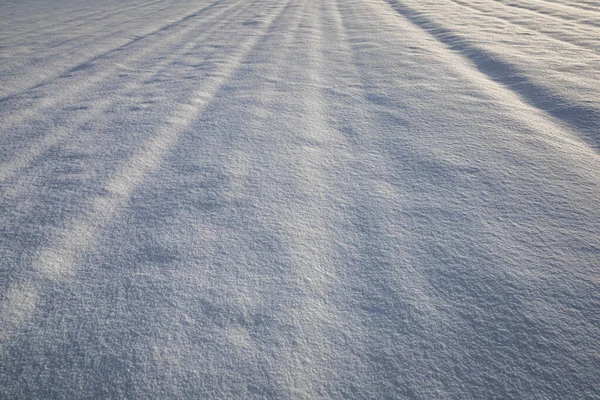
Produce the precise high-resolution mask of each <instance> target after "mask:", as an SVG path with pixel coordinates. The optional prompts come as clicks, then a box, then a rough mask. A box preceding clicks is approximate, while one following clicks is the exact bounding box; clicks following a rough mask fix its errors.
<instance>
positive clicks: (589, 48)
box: [450, 0, 599, 54]
mask: <svg viewBox="0 0 600 400" xmlns="http://www.w3.org/2000/svg"><path fill="white" fill-rule="evenodd" d="M450 1H452V2H453V3H454V4H456V5H458V6H460V7H464V8H468V9H470V10H472V11H474V12H476V13H478V14H480V15H482V16H484V17H486V18H493V19H496V20H499V21H502V22H504V23H508V24H511V25H514V26H518V27H520V28H521V29H524V30H526V31H530V32H535V33H537V34H540V35H543V36H545V37H547V38H549V39H551V40H556V41H558V42H561V43H565V44H566V45H569V46H573V47H577V48H579V49H581V50H584V51H591V52H592V53H595V54H599V53H598V48H597V46H590V45H587V44H582V43H578V42H574V41H571V40H568V39H561V38H560V37H558V36H555V35H554V34H552V33H549V32H544V31H541V30H538V29H534V28H533V27H529V26H527V25H526V24H523V23H522V22H518V21H515V17H514V16H513V15H509V16H506V17H499V16H497V15H492V14H487V13H486V12H485V8H484V9H482V8H480V7H477V6H473V5H471V4H469V3H468V2H465V1H462V0H450ZM499 4H502V5H505V6H507V5H506V4H504V3H499ZM507 7H508V6H507ZM522 10H527V11H528V12H532V13H534V14H536V15H538V16H541V17H545V18H554V19H558V20H560V21H562V23H565V22H567V21H566V20H565V19H563V18H559V17H555V16H553V15H550V14H542V13H537V12H535V11H533V10H530V9H528V8H522ZM571 22H572V21H571ZM563 34H564V32H563ZM567 34H568V32H567Z"/></svg>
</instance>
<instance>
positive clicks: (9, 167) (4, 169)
mask: <svg viewBox="0 0 600 400" xmlns="http://www.w3.org/2000/svg"><path fill="white" fill-rule="evenodd" d="M236 4H237V3H236ZM245 9H246V8H240V9H239V12H243V11H244V10H245ZM232 15H237V12H234V13H232V14H230V17H231V16H232ZM219 16H221V14H218V15H216V16H215V17H219ZM229 22H230V21H227V20H225V21H223V22H222V23H221V24H219V25H216V24H213V25H212V26H211V27H210V28H209V29H207V30H206V31H204V32H202V33H203V34H204V35H208V34H210V33H212V32H215V31H218V29H220V28H221V27H222V26H224V25H227V24H228V23H229ZM202 42H204V40H202V41H201V42H200V43H202ZM196 44H198V43H197V42H187V43H185V44H184V45H183V46H182V47H181V49H179V50H178V51H177V52H176V53H174V54H172V55H171V56H170V57H168V58H165V59H164V60H162V61H161V62H160V63H158V64H157V65H155V69H154V70H152V71H150V72H148V73H145V74H143V75H142V76H141V77H140V78H139V80H144V79H147V78H149V77H151V76H154V75H155V74H157V73H159V72H160V71H162V70H164V68H166V66H167V65H169V63H170V62H171V61H172V59H173V58H175V57H177V56H179V55H180V54H182V53H184V52H185V51H187V49H188V48H189V47H191V46H194V45H196ZM139 80H138V81H139ZM135 83H137V81H136V82H134V84H135ZM130 86H132V87H130ZM133 86H134V85H133V84H132V85H127V86H126V87H125V88H126V89H130V90H133V89H135V87H133ZM110 104H111V102H110V101H105V102H104V103H103V105H101V106H99V107H96V108H95V110H94V112H93V114H92V115H91V116H90V115H89V114H86V115H85V118H83V119H81V120H79V121H77V122H76V123H75V124H74V126H73V127H71V128H69V129H67V130H60V129H57V130H54V131H53V132H51V133H49V134H47V135H46V136H45V137H44V138H43V139H42V140H41V142H37V143H35V144H34V145H32V146H31V147H29V148H28V149H27V150H26V151H25V152H23V153H21V154H20V155H19V156H18V157H15V158H13V160H12V161H9V162H7V163H4V164H0V167H1V168H0V183H2V182H4V181H6V180H8V179H10V178H11V177H12V176H14V174H16V173H18V171H19V170H21V169H22V168H24V167H26V166H27V165H29V164H30V163H31V162H32V160H34V159H35V158H36V157H38V156H39V155H40V154H42V153H43V152H44V151H45V150H47V149H48V148H50V147H52V146H54V145H55V144H57V143H58V142H60V141H61V140H62V139H64V138H66V137H68V136H70V135H71V134H72V133H74V132H76V131H77V130H78V129H79V128H80V127H81V126H82V125H83V124H85V123H86V122H88V121H89V120H91V119H92V118H93V117H94V116H95V115H96V114H98V113H100V112H101V111H103V110H105V109H106V108H107V107H109V106H110ZM57 132H58V133H57ZM7 196H8V194H7V192H5V193H3V194H2V195H1V196H0V201H1V200H3V199H5V198H6V197H7Z"/></svg>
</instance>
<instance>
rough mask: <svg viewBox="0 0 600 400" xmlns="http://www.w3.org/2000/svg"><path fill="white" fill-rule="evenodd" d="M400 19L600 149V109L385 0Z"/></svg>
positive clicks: (408, 8) (415, 13) (390, 0)
mask: <svg viewBox="0 0 600 400" xmlns="http://www.w3.org/2000/svg"><path fill="white" fill-rule="evenodd" d="M383 1H385V2H387V3H388V4H389V5H390V6H391V7H392V8H393V9H394V10H395V11H396V12H397V13H398V14H399V15H400V16H402V17H403V18H405V19H406V20H407V21H409V22H410V23H412V24H413V25H415V26H417V27H418V28H420V29H421V30H423V31H425V32H426V33H427V34H429V35H430V36H431V37H433V38H434V39H435V40H437V41H438V42H440V43H442V44H444V45H445V46H446V47H447V48H449V49H450V50H452V51H454V52H455V53H458V54H459V55H461V56H462V57H463V58H465V59H467V60H468V61H470V62H471V64H472V65H474V66H475V67H476V68H477V70H478V71H479V72H481V73H482V74H484V75H485V76H486V77H487V78H488V79H490V80H491V81H493V82H496V83H498V84H500V85H502V86H503V87H505V88H506V89H508V90H510V91H511V92H513V93H515V94H516V95H517V96H518V97H519V98H520V99H522V100H523V101H524V102H525V103H526V104H529V105H530V106H532V107H534V108H537V109H538V110H540V111H542V112H544V113H545V114H546V115H549V116H551V117H553V118H554V119H555V120H558V121H559V122H562V123H563V124H565V125H566V126H568V127H570V128H571V129H573V130H574V131H575V132H577V133H579V134H580V135H579V137H580V138H581V139H583V140H584V141H585V142H586V143H587V144H588V145H590V146H591V147H592V148H593V149H594V150H595V151H599V150H600V110H599V109H596V108H594V107H592V106H585V105H584V104H580V103H575V102H573V101H571V100H569V99H567V98H564V97H563V96H561V95H559V94H557V93H554V92H552V91H550V90H549V89H548V88H545V87H542V86H540V85H538V84H536V83H534V82H532V81H531V80H530V79H529V77H528V76H527V75H525V74H523V73H522V72H521V71H519V69H518V68H516V67H515V66H514V65H512V64H510V63H507V62H505V61H502V60H500V59H498V58H497V57H495V56H493V55H492V54H490V53H489V52H487V51H485V50H483V49H480V48H478V47H476V46H474V45H473V44H471V43H469V41H468V40H467V39H465V38H464V37H462V36H461V35H459V34H457V33H456V32H453V31H452V30H450V29H446V28H444V27H442V26H440V25H439V24H437V23H436V22H434V21H433V20H431V19H430V18H428V17H426V16H425V15H423V14H422V13H419V12H418V11H416V10H414V9H412V8H410V7H408V6H406V5H405V4H403V3H402V2H400V1H398V0H383Z"/></svg>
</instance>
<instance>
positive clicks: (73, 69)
mask: <svg viewBox="0 0 600 400" xmlns="http://www.w3.org/2000/svg"><path fill="white" fill-rule="evenodd" d="M225 1H227V0H217V1H216V2H214V3H211V4H209V5H208V6H205V7H203V8H201V9H199V10H197V11H194V12H193V13H191V14H188V15H186V16H185V17H183V18H181V19H179V20H177V21H174V22H171V23H169V24H167V25H164V26H162V27H161V28H159V29H157V30H154V31H152V32H150V33H147V34H145V35H142V36H139V37H137V38H135V39H132V40H130V41H129V42H127V43H125V44H122V45H120V46H118V47H115V48H113V49H110V50H107V51H105V52H102V53H100V54H97V55H95V56H94V57H91V58H89V59H87V60H85V61H84V62H82V63H80V64H77V65H75V66H73V67H71V68H69V69H67V70H65V71H63V72H60V73H58V74H56V75H55V76H53V77H51V78H49V79H45V80H44V81H42V82H39V83H36V84H35V85H32V86H29V87H27V88H25V89H21V90H19V91H18V92H16V93H11V94H9V95H6V96H2V97H0V103H1V102H4V101H7V100H12V99H16V98H18V97H20V96H22V95H23V94H24V93H27V92H28V91H30V90H33V89H36V88H39V87H42V86H45V85H47V84H49V83H51V82H53V81H55V80H57V79H60V78H63V77H65V76H68V75H69V74H71V73H73V72H77V71H79V70H81V69H84V68H87V67H88V66H89V65H90V64H91V63H93V62H94V61H97V60H99V59H102V58H104V57H107V56H109V55H111V54H113V53H116V52H118V51H122V50H124V49H126V48H127V47H129V46H131V45H133V44H135V43H137V42H139V41H141V40H145V39H148V38H151V37H152V36H154V35H157V34H159V33H161V32H164V31H167V30H169V29H171V28H174V27H176V26H177V25H180V24H182V23H183V22H185V21H188V20H190V19H192V18H196V17H198V16H199V15H200V14H202V13H204V12H206V11H208V10H210V9H211V8H214V7H216V6H217V5H218V4H220V3H223V2H225Z"/></svg>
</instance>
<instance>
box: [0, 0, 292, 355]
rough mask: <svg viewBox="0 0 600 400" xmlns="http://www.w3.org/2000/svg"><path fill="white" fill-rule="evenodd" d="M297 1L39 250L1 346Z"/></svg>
mask: <svg viewBox="0 0 600 400" xmlns="http://www.w3.org/2000/svg"><path fill="white" fill-rule="evenodd" d="M291 1H292V0H287V2H286V5H285V6H283V7H281V8H280V10H279V11H278V12H274V14H275V15H274V16H272V18H271V19H270V21H269V22H268V23H267V24H265V25H266V26H264V27H263V28H262V29H260V31H259V32H256V33H257V34H254V35H248V37H249V38H250V39H249V40H248V41H247V42H246V43H245V44H241V45H240V47H241V49H240V48H238V51H237V52H236V51H234V54H232V55H231V58H230V60H229V62H227V63H226V64H225V65H223V66H222V68H223V70H221V71H220V72H221V73H220V74H215V75H214V76H212V77H211V78H210V79H209V80H208V81H207V82H206V84H205V85H204V86H203V87H202V88H201V89H199V90H198V91H197V92H196V98H195V99H193V100H192V101H191V102H190V104H185V105H183V106H181V108H180V109H179V110H178V111H177V112H176V113H175V115H172V116H171V117H170V118H169V120H168V121H167V122H168V123H166V124H165V125H163V126H161V127H159V129H158V132H157V133H156V134H155V135H154V137H153V138H152V139H150V140H149V141H148V142H146V143H145V144H144V145H143V146H142V147H141V148H140V150H139V151H138V152H136V153H135V154H134V155H133V156H132V157H131V158H130V159H129V160H128V161H126V162H125V163H124V165H122V167H121V168H120V171H119V172H117V173H116V174H115V175H114V176H113V178H112V179H110V180H109V182H108V183H107V184H106V185H105V187H104V190H103V193H102V194H101V195H99V196H97V197H96V198H95V199H93V200H92V201H91V202H90V204H89V208H88V209H89V210H90V211H89V212H88V213H86V214H85V215H83V216H80V217H75V218H74V219H73V220H72V222H71V223H70V224H68V225H69V227H68V228H67V229H66V231H67V233H66V234H65V235H64V236H59V237H57V238H56V239H55V240H54V241H53V242H51V243H50V244H49V246H48V247H46V248H44V249H41V250H40V251H39V252H38V254H37V257H36V258H35V260H34V261H33V263H32V266H31V267H32V269H33V270H34V271H36V272H37V273H39V275H38V276H37V277H36V278H35V280H34V282H23V283H16V284H13V285H12V286H11V288H10V289H9V293H11V296H10V298H7V299H5V300H4V301H3V302H2V304H0V321H3V322H4V321H9V322H10V324H9V325H10V326H0V346H1V345H2V344H3V342H6V341H10V340H11V337H12V336H13V335H14V334H15V333H16V332H17V331H18V330H19V328H20V327H21V326H22V325H23V324H25V323H27V321H29V320H30V319H31V318H32V317H33V314H34V313H35V310H36V309H37V302H38V298H39V291H40V290H41V288H40V286H41V284H42V283H44V282H48V281H54V282H57V281H61V280H64V279H66V278H67V277H68V276H69V275H71V274H73V272H74V271H73V269H74V267H75V263H76V262H77V260H78V258H79V256H80V254H81V253H84V252H86V251H89V250H90V249H91V248H92V247H93V246H94V244H95V242H96V240H97V239H98V236H99V235H100V233H101V232H102V230H103V229H105V227H106V225H107V224H109V223H110V221H111V220H113V219H114V218H115V217H116V216H117V214H118V213H119V211H120V210H121V209H122V208H123V207H124V206H125V205H126V204H127V202H128V201H129V200H130V198H131V196H132V194H133V193H134V191H135V190H136V189H137V188H138V186H139V185H141V184H142V183H143V181H144V180H145V179H146V177H147V176H148V175H149V174H151V173H152V172H153V171H154V170H156V169H157V168H159V167H160V164H161V163H162V160H163V159H164V157H165V156H166V155H167V154H168V152H169V151H170V150H171V149H172V148H173V147H174V146H175V145H176V144H177V142H178V139H179V136H180V135H181V134H182V133H183V132H184V130H185V129H186V128H188V127H189V125H190V124H191V122H192V120H193V119H194V118H195V117H197V116H198V115H199V114H201V113H202V112H203V111H204V110H205V109H206V107H208V106H209V105H210V104H211V103H212V102H213V101H214V99H215V96H216V95H217V93H218V92H219V91H220V90H221V89H222V88H223V87H224V86H225V85H226V84H227V82H228V81H229V80H230V79H231V78H232V77H233V76H234V75H235V72H236V71H237V70H238V69H239V68H240V67H241V66H242V64H243V62H244V60H245V59H246V58H247V57H248V56H249V55H250V54H251V53H252V51H253V50H254V49H255V48H256V47H257V46H258V44H259V43H260V40H261V38H262V37H263V36H264V35H266V34H267V32H268V31H269V29H270V28H271V26H273V25H274V24H275V23H276V22H277V21H278V19H279V18H280V17H281V16H282V15H283V14H284V13H285V11H286V10H287V9H288V7H289V5H290V3H291ZM253 32H255V31H253ZM258 33H260V34H258ZM20 299H26V300H28V301H29V303H28V304H27V307H20V308H18V309H15V307H18V306H19V304H20ZM15 311H19V312H20V314H18V315H15ZM0 350H1V347H0Z"/></svg>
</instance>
